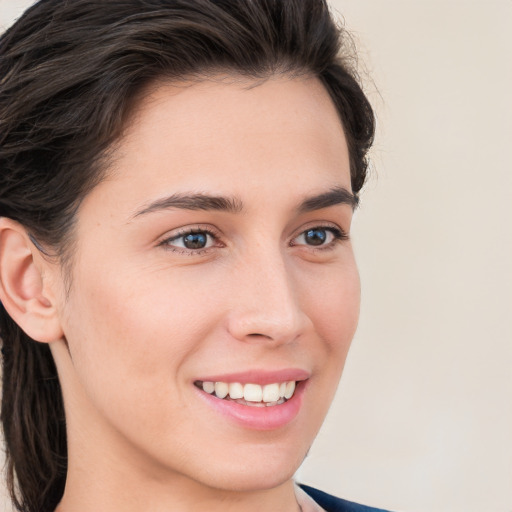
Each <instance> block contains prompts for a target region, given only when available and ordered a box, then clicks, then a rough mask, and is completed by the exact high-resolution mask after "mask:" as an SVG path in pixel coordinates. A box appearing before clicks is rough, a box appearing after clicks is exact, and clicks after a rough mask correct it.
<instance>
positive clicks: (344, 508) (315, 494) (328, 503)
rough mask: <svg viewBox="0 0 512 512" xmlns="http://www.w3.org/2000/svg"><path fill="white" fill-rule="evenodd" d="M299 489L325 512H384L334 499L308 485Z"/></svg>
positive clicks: (379, 509)
mask: <svg viewBox="0 0 512 512" xmlns="http://www.w3.org/2000/svg"><path fill="white" fill-rule="evenodd" d="M299 487H300V488H301V489H302V490H303V491H304V492H306V493H307V494H308V495H309V496H310V497H311V498H313V500H314V501H316V503H318V505H320V506H321V507H322V508H323V509H324V510H325V511H326V512H386V511H385V510H383V509H381V508H373V507H367V506H365V505H359V504H358V503H353V502H352V501H347V500H343V499H341V498H336V497H335V496H332V495H331V494H327V493H326V492H323V491H319V490H318V489H315V488H313V487H309V486H308V485H302V484H300V485H299Z"/></svg>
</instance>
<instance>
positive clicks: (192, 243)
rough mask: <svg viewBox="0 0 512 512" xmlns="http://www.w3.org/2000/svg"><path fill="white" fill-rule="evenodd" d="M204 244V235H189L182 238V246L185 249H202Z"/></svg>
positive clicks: (205, 240)
mask: <svg viewBox="0 0 512 512" xmlns="http://www.w3.org/2000/svg"><path fill="white" fill-rule="evenodd" d="M206 242H207V239H206V235H205V234H204V233H190V234H188V235H186V236H185V237H183V244H184V245H185V247H186V248H187V249H202V248H203V247H205V246H206Z"/></svg>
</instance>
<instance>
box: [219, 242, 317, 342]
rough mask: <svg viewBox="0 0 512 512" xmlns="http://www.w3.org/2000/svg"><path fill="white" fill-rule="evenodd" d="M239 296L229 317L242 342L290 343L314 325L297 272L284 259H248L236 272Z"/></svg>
mask: <svg viewBox="0 0 512 512" xmlns="http://www.w3.org/2000/svg"><path fill="white" fill-rule="evenodd" d="M236 274H237V275H236V281H235V282H236V293H234V294H233V302H232V304H231V308H230V312H229V313H228V331H229V333H230V334H231V336H233V337H234V338H236V339H237V340H239V341H244V342H258V343H261V342H266V343H269V344H272V345H281V344H283V343H290V342H293V341H295V340H296V339H298V338H299V337H300V336H301V335H302V334H304V333H305V332H306V331H307V329H308V327H309V326H310V325H311V322H310V319H309V317H308V315H307V314H306V312H305V311H304V309H303V307H302V304H301V300H300V294H299V290H298V287H297V285H298V283H297V280H296V278H295V277H294V273H293V269H287V266H286V263H285V261H284V260H283V257H282V255H281V254H280V253H279V252H278V251H275V254H267V255H266V256H265V257H263V256H260V257H253V258H251V260H247V259H245V260H244V262H243V264H242V265H240V267H239V268H238V269H237V272H236Z"/></svg>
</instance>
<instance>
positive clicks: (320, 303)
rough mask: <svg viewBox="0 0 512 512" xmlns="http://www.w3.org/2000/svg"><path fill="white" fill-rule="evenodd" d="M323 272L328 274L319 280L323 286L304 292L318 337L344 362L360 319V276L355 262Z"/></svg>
mask: <svg viewBox="0 0 512 512" xmlns="http://www.w3.org/2000/svg"><path fill="white" fill-rule="evenodd" d="M323 271H324V273H325V275H323V276H319V277H318V278H317V279H316V280H315V281H316V282H317V283H320V282H321V283H322V286H315V287H312V286H310V287H309V292H307V291H304V292H303V293H304V295H305V296H306V297H307V298H306V300H307V301H308V302H309V305H308V308H309V310H310V315H311V320H312V321H313V323H314V324H315V330H316V332H317V334H318V335H319V336H320V338H321V339H322V340H323V341H324V343H325V346H326V348H327V350H328V351H329V352H330V353H331V355H332V356H334V357H343V360H344V357H345V356H346V353H347V352H348V349H349V346H350V343H351V341H352V338H353V336H354V333H355V331H356V328H357V322H358V320H359V307H360V298H361V291H360V281H359V273H358V271H357V267H356V265H355V262H354V261H353V260H352V259H351V261H350V262H345V263H344V264H343V265H340V266H339V267H338V268H334V269H323ZM320 277H322V278H321V279H320ZM312 289H314V292H313V291H311V290H312Z"/></svg>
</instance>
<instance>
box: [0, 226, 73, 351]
mask: <svg viewBox="0 0 512 512" xmlns="http://www.w3.org/2000/svg"><path fill="white" fill-rule="evenodd" d="M36 251H38V249H37V248H36V247H35V246H34V245H33V244H32V242H31V241H30V238H29V236H28V234H27V232H26V230H25V228H24V227H23V226H21V225H20V224H19V223H17V222H15V221H13V220H11V219H6V218H0V301H1V302H2V304H3V306H4V308H5V309H6V311H7V312H8V313H9V315H10V316H11V318H12V319H13V320H14V321H15V322H16V323H17V324H18V325H19V326H20V327H21V329H22V330H23V331H25V333H26V334H27V335H28V336H30V337H31V338H32V339H34V340H36V341H40V342H44V343H50V342H52V341H55V340H58V339H60V338H62V336H63V333H62V329H61V326H60V321H59V317H58V315H57V311H56V308H55V305H54V304H53V303H52V299H51V297H49V296H48V290H46V289H45V286H44V281H43V274H42V269H41V266H40V265H38V264H37V262H36V258H39V260H42V259H41V258H40V257H39V254H37V253H36Z"/></svg>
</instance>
